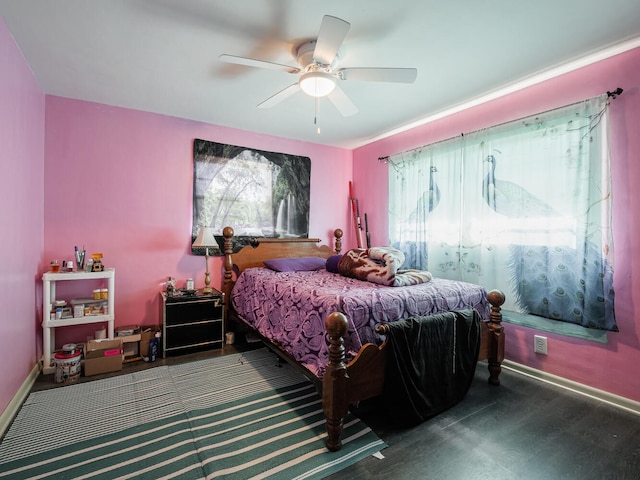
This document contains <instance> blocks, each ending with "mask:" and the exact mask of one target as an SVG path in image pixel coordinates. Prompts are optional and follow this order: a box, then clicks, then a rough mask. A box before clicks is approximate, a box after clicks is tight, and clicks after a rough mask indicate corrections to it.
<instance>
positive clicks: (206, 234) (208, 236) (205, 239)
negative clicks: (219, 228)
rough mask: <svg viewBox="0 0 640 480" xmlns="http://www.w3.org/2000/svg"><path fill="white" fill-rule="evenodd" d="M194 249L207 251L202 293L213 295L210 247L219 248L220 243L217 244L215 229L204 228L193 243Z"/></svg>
mask: <svg viewBox="0 0 640 480" xmlns="http://www.w3.org/2000/svg"><path fill="white" fill-rule="evenodd" d="M192 247H193V248H204V249H205V256H204V258H205V262H206V264H205V265H206V271H205V274H204V288H203V289H202V293H211V292H213V289H212V288H211V278H209V247H218V242H216V238H215V236H214V235H213V228H211V227H202V228H201V229H200V231H199V232H198V236H197V238H196V240H195V241H194V242H193V245H192Z"/></svg>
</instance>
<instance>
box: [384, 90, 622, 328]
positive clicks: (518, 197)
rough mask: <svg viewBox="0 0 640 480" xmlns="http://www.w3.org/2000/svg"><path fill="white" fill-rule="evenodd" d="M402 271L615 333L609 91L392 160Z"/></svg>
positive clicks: (394, 230) (393, 228)
mask: <svg viewBox="0 0 640 480" xmlns="http://www.w3.org/2000/svg"><path fill="white" fill-rule="evenodd" d="M389 165H390V172H389V226H390V239H391V243H392V244H393V245H394V246H396V247H398V248H400V249H401V250H403V251H404V252H405V254H406V255H407V263H405V266H404V267H405V268H419V269H425V270H430V271H431V272H432V273H433V274H434V275H436V276H441V277H445V278H451V279H457V280H464V281H469V282H473V283H478V284H481V285H483V286H484V287H485V288H487V289H491V288H500V289H502V290H503V291H505V292H506V293H507V298H508V303H507V305H506V308H510V309H512V310H516V311H519V312H521V313H530V314H533V315H539V316H543V317H546V318H551V319H556V320H561V321H566V322H570V323H576V324H580V325H583V326H585V327H592V328H602V329H607V330H617V326H616V324H615V316H614V313H613V284H612V278H613V273H612V269H613V263H612V262H613V243H612V238H611V224H610V218H611V178H610V169H609V155H608V146H607V97H606V96H602V97H597V98H594V99H590V100H587V101H584V102H580V103H578V104H574V105H570V106H567V107H563V108H560V109H557V110H553V111H550V112H545V113H541V114H539V115H535V116H532V117H528V118H525V119H521V120H518V121H514V122H510V123H507V124H503V125H500V126H496V127H492V128H489V129H485V130H481V131H478V132H473V133H471V134H465V135H464V136H461V137H458V138H455V139H451V140H447V141H444V142H440V143H436V144H433V145H430V146H425V147H422V148H419V149H416V150H413V151H411V152H405V153H403V154H398V155H394V156H392V157H390V159H389Z"/></svg>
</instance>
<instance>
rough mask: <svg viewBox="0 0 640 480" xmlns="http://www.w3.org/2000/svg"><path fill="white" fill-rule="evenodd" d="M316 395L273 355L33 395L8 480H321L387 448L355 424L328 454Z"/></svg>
mask: <svg viewBox="0 0 640 480" xmlns="http://www.w3.org/2000/svg"><path fill="white" fill-rule="evenodd" d="M325 438H326V433H325V427H324V415H323V413H322V408H321V400H320V397H319V395H318V394H317V392H316V391H315V389H314V388H313V386H312V385H311V384H310V383H309V382H308V381H307V380H306V379H305V378H304V377H303V376H301V375H300V374H299V373H298V372H296V371H295V370H294V369H292V368H291V367H290V366H289V365H286V364H284V365H279V364H278V362H277V359H276V357H275V356H274V355H273V354H272V353H271V352H269V351H268V350H266V349H260V350H255V351H251V352H247V353H244V354H235V355H227V356H223V357H217V358H212V359H207V360H201V361H198V362H192V363H187V364H182V365H175V366H162V367H156V368H151V369H148V370H144V371H142V372H137V373H131V374H127V375H120V376H117V377H112V378H108V379H105V380H97V381H94V382H87V383H81V384H77V385H68V386H65V387H63V388H56V389H52V390H46V391H41V392H33V393H32V394H31V395H30V396H29V397H28V399H27V401H26V402H25V404H24V405H23V407H22V409H21V411H20V412H19V414H18V415H17V417H16V419H15V421H14V422H13V425H12V426H11V428H10V429H9V431H8V432H7V434H6V436H5V438H4V439H3V441H2V443H1V444H0V478H15V479H25V478H30V479H40V478H42V479H44V478H48V479H53V478H55V479H67V478H74V479H76V478H77V479H85V478H86V479H90V478H93V479H96V478H97V479H116V478H117V479H129V478H140V479H147V478H148V479H170V478H175V479H200V478H207V479H214V478H221V479H248V478H256V479H259V478H274V479H276V478H277V479H293V478H309V479H313V478H323V477H325V476H328V475H330V474H332V473H335V472H337V471H339V470H341V469H343V468H345V467H347V466H349V465H351V464H353V463H355V462H357V461H359V460H361V459H362V458H364V457H366V456H368V455H371V454H373V453H376V452H379V451H380V450H381V449H383V448H385V447H386V445H385V444H384V442H382V441H381V440H380V439H379V438H378V437H377V436H376V435H375V434H374V433H373V432H372V431H371V430H370V429H369V428H368V427H367V426H366V425H364V424H363V423H362V422H361V421H360V420H358V419H357V418H355V417H348V418H347V419H346V421H345V431H344V435H343V442H344V446H343V448H342V449H341V450H340V451H339V452H329V451H327V449H326V448H325V447H324V440H325Z"/></svg>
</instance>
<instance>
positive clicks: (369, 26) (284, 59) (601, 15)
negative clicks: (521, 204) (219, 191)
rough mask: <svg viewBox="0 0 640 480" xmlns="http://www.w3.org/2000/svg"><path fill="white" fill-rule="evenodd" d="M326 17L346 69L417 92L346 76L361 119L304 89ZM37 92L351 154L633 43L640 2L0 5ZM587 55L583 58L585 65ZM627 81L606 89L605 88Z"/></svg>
mask: <svg viewBox="0 0 640 480" xmlns="http://www.w3.org/2000/svg"><path fill="white" fill-rule="evenodd" d="M325 14H329V15H333V16H336V17H339V18H342V19H344V20H346V21H348V22H350V23H351V29H350V31H349V33H348V35H347V37H346V40H345V41H344V43H343V48H342V50H341V52H340V64H339V66H340V67H415V68H417V69H418V78H417V81H416V82H415V83H413V84H409V85H407V84H394V83H369V82H367V83H365V82H356V81H345V82H340V86H341V87H342V89H343V90H344V92H345V93H346V94H347V95H348V96H349V97H350V98H351V100H352V101H353V103H355V105H356V106H357V107H358V109H359V113H357V114H356V115H353V116H350V117H346V118H345V117H342V116H341V115H340V114H339V113H338V112H337V110H336V109H335V107H334V106H333V105H332V104H331V103H330V102H329V100H327V99H322V100H320V101H319V104H318V120H319V125H320V127H321V133H320V134H319V135H318V134H317V133H316V128H315V126H314V114H315V112H314V110H315V105H314V103H315V102H314V100H313V99H312V98H311V97H308V96H306V95H304V94H303V93H302V92H298V93H296V94H295V95H294V96H292V97H289V98H287V99H286V100H284V101H283V102H281V103H280V104H278V105H276V106H275V107H273V108H271V109H268V110H265V109H257V108H256V105H258V104H259V103H260V102H262V101H263V100H265V99H267V98H268V97H270V96H271V95H273V94H275V93H276V92H278V91H280V90H281V89H283V88H285V87H286V86H288V85H290V84H292V83H294V82H295V81H296V80H297V77H296V76H295V75H291V74H288V73H285V72H282V71H275V70H262V69H256V68H250V67H244V66H239V65H230V64H226V63H222V62H221V61H220V60H218V56H219V55H220V54H222V53H227V54H233V55H239V56H245V57H253V58H257V59H262V60H267V61H272V62H277V63H284V64H290V65H293V66H297V65H296V61H295V54H294V53H293V51H294V49H295V47H297V46H298V45H299V44H300V43H302V42H304V41H305V40H310V39H315V37H316V36H317V33H318V31H319V28H320V23H321V21H322V17H323V16H324V15H325ZM0 15H2V17H3V18H4V22H5V23H6V25H7V27H8V29H9V31H10V32H11V33H12V35H13V36H14V38H15V40H16V42H17V44H18V45H19V47H20V48H21V50H22V52H23V54H24V56H25V57H26V59H27V61H28V63H29V65H30V66H31V68H32V70H33V72H34V74H35V76H36V77H37V79H38V81H39V83H40V86H41V87H42V89H43V90H44V92H45V93H47V94H51V95H58V96H62V97H69V98H76V99H82V100H89V101H93V102H99V103H104V104H108V105H116V106H122V107H127V108H133V109H138V110H144V111H148V112H155V113H162V114H166V115H172V116H176V117H182V118H187V119H192V120H198V121H202V122H207V123H213V124H218V125H224V126H228V127H233V128H239V129H244V130H250V131H253V132H260V133H265V134H269V135H276V136H281V137H286V138H290V139H297V140H302V141H308V142H314V143H320V144H325V145H334V146H341V147H347V148H353V147H356V146H360V145H363V144H366V143H368V142H370V141H371V140H372V139H375V138H380V137H382V136H384V135H385V134H386V133H388V132H390V131H393V130H396V129H399V128H400V129H401V128H402V127H403V126H406V125H408V124H414V123H416V122H418V123H419V122H420V121H421V119H424V118H426V117H429V116H432V115H435V114H438V113H439V112H442V111H445V110H447V109H449V108H452V107H455V106H457V105H460V104H463V103H465V102H469V101H472V100H474V99H478V98H480V97H482V96H484V95H487V94H491V93H494V92H496V91H498V90H500V89H503V88H506V87H510V86H514V85H517V84H519V83H520V82H523V81H525V80H526V79H528V78H531V77H532V76H535V75H538V74H541V73H543V72H548V71H549V70H553V69H555V68H557V67H559V66H561V65H563V64H566V63H568V62H574V61H576V60H578V59H583V58H585V57H589V56H591V55H594V54H596V53H598V52H601V51H603V50H606V51H609V52H610V51H618V50H620V49H621V48H622V49H626V48H630V46H640V43H639V42H638V39H640V1H638V0H529V1H522V0H521V1H518V0H487V1H483V2H479V1H474V0H448V1H443V0H415V1H412V0H324V1H311V0H55V1H54V0H0ZM589 58H591V57H589ZM617 86H622V87H624V85H613V84H612V85H611V88H612V89H613V88H615V87H617Z"/></svg>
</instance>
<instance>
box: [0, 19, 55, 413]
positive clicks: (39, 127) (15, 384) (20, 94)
mask: <svg viewBox="0 0 640 480" xmlns="http://www.w3.org/2000/svg"><path fill="white" fill-rule="evenodd" d="M0 72H2V73H1V74H0V105H1V107H0V191H1V192H2V201H0V221H1V222H2V227H1V228H2V233H1V234H0V238H1V240H0V241H1V243H0V245H2V248H0V265H1V266H2V268H0V306H2V313H1V314H0V365H2V375H1V376H0V412H2V411H3V410H4V409H5V408H6V406H7V404H8V403H9V402H10V401H11V399H12V398H13V396H14V394H15V392H16V391H17V390H18V389H19V388H20V386H21V385H22V383H23V382H24V381H25V379H26V378H27V377H28V375H29V372H30V371H31V369H32V368H33V367H34V365H35V364H36V359H37V353H36V348H37V346H36V332H37V326H36V324H35V322H34V311H35V305H36V303H37V295H36V279H37V278H38V276H39V273H40V268H41V260H42V248H43V195H44V187H43V168H44V94H43V93H42V90H41V89H40V87H39V86H38V83H37V81H36V79H35V78H34V76H33V74H32V73H31V70H30V69H29V66H28V65H27V63H26V62H25V59H24V58H23V56H22V54H21V53H20V51H19V50H18V48H17V47H16V44H15V42H14V41H13V38H12V37H11V35H10V34H9V32H8V30H7V29H6V26H5V24H4V22H3V21H2V20H0Z"/></svg>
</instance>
